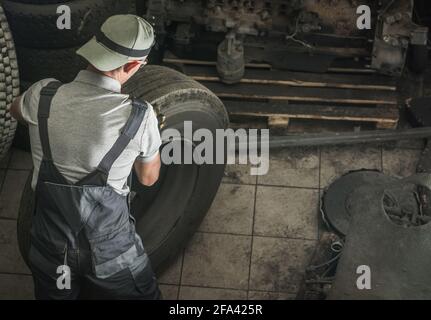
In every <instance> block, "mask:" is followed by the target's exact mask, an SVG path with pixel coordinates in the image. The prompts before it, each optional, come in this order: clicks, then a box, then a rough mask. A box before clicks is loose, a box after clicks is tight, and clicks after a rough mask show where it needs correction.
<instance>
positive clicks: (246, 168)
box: [223, 164, 257, 184]
mask: <svg viewBox="0 0 431 320" xmlns="http://www.w3.org/2000/svg"><path fill="white" fill-rule="evenodd" d="M250 168H251V166H250V165H247V164H229V165H227V166H226V169H225V173H224V177H223V182H228V183H243V184H256V181H257V176H254V175H251V173H250Z"/></svg>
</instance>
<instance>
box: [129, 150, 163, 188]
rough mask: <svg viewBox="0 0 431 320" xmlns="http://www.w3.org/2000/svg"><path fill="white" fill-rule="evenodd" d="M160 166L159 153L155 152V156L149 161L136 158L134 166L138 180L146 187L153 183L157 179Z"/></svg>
mask: <svg viewBox="0 0 431 320" xmlns="http://www.w3.org/2000/svg"><path fill="white" fill-rule="evenodd" d="M160 166H161V162H160V154H159V153H157V156H156V157H155V158H154V159H153V160H151V161H150V162H142V161H139V160H136V161H135V164H134V167H135V172H136V175H137V176H138V179H139V182H140V183H142V184H143V185H144V186H148V187H150V186H152V185H153V184H155V183H156V182H157V180H158V179H159V173H160Z"/></svg>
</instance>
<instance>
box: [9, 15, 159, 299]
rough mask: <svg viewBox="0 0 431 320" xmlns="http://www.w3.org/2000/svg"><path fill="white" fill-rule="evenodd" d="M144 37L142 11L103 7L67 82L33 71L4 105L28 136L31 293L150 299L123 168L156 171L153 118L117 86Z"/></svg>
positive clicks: (137, 61)
mask: <svg viewBox="0 0 431 320" xmlns="http://www.w3.org/2000/svg"><path fill="white" fill-rule="evenodd" d="M153 45H154V31H153V28H152V26H151V25H150V24H149V23H148V22H146V21H145V20H144V19H142V18H140V17H137V16H134V15H117V16H113V17H110V18H109V19H108V20H107V21H106V22H105V23H104V24H103V26H102V27H101V30H100V32H98V34H96V35H95V36H94V37H93V39H91V40H90V41H89V42H87V43H86V44H85V45H84V46H83V47H81V48H80V49H79V50H78V52H77V53H78V54H79V55H81V56H82V57H84V58H85V59H86V60H87V61H88V63H89V66H88V68H87V69H86V70H82V71H81V72H80V73H79V74H78V75H77V77H76V78H75V80H74V81H73V82H71V83H68V84H62V83H60V82H58V81H56V80H55V79H45V80H41V81H39V82H37V83H35V84H34V85H33V86H31V87H30V88H29V89H28V90H27V91H26V92H25V93H24V94H23V95H22V96H21V97H18V98H17V99H16V100H15V101H14V102H13V104H12V106H11V109H10V111H11V114H12V115H13V116H14V117H15V118H16V119H17V120H19V121H22V122H24V123H27V124H28V127H29V131H30V137H31V149H32V157H33V163H34V173H33V180H32V182H33V183H32V187H33V188H34V190H35V193H36V210H35V213H34V216H33V219H32V229H31V248H30V253H29V261H30V268H31V271H32V273H33V278H34V285H35V296H36V298H37V299H79V298H99V299H160V291H159V288H158V284H157V281H156V278H155V276H154V273H153V270H152V268H151V265H150V262H149V259H148V256H147V253H146V252H145V250H144V247H143V245H142V241H141V238H140V237H139V236H138V235H137V233H136V231H135V221H134V218H133V217H132V216H131V215H130V211H129V203H128V194H129V191H130V190H129V185H128V183H127V182H128V177H129V175H130V173H131V170H132V168H134V170H135V172H136V176H137V177H138V179H139V180H140V182H141V183H142V184H144V185H147V186H150V185H152V184H154V183H155V182H156V181H157V179H158V176H159V170H160V155H159V147H160V145H161V139H160V134H159V129H158V123H157V118H156V116H155V114H154V111H153V108H152V106H151V105H150V104H149V103H147V102H145V101H142V102H141V101H137V100H133V99H130V98H129V96H128V95H126V94H122V93H121V87H122V85H123V84H124V83H125V82H126V81H127V80H128V79H129V78H130V77H131V76H132V75H133V74H135V73H136V72H137V71H138V70H139V68H141V67H143V66H144V65H145V64H146V62H147V60H146V59H147V56H148V54H149V52H150V49H151V47H152V46H153ZM46 63H47V64H48V63H50V62H49V61H46ZM154 214H157V213H154Z"/></svg>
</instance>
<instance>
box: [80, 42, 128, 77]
mask: <svg viewBox="0 0 431 320" xmlns="http://www.w3.org/2000/svg"><path fill="white" fill-rule="evenodd" d="M76 54H78V55H80V56H81V57H83V58H84V59H86V60H87V61H88V62H89V63H91V64H92V65H93V66H94V67H95V68H96V69H98V70H100V71H112V70H114V69H117V68H119V67H121V66H124V65H125V64H126V63H127V62H129V58H128V57H127V56H123V55H122V54H119V53H117V52H114V51H112V50H110V49H108V48H106V47H105V46H103V45H102V44H100V43H98V42H97V41H96V39H95V38H93V39H91V40H90V41H88V42H87V43H86V44H84V45H83V46H82V47H81V48H79V49H78V51H76Z"/></svg>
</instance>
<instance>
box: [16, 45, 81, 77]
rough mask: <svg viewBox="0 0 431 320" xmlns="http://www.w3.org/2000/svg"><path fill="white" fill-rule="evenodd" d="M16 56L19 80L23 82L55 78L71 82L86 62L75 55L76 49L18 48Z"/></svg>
mask: <svg viewBox="0 0 431 320" xmlns="http://www.w3.org/2000/svg"><path fill="white" fill-rule="evenodd" d="M16 50H17V56H18V62H19V71H20V76H21V79H22V80H23V81H25V82H31V83H34V82H36V81H39V80H42V79H46V78H55V79H57V80H60V81H61V82H70V81H72V80H73V79H74V78H75V76H76V74H77V73H78V72H79V71H80V70H82V69H84V68H85V67H86V66H87V62H86V61H85V60H84V59H83V58H81V57H80V56H78V55H77V54H76V50H78V48H70V49H52V50H49V49H43V50H42V49H30V48H24V47H18V46H17V48H16Z"/></svg>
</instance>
